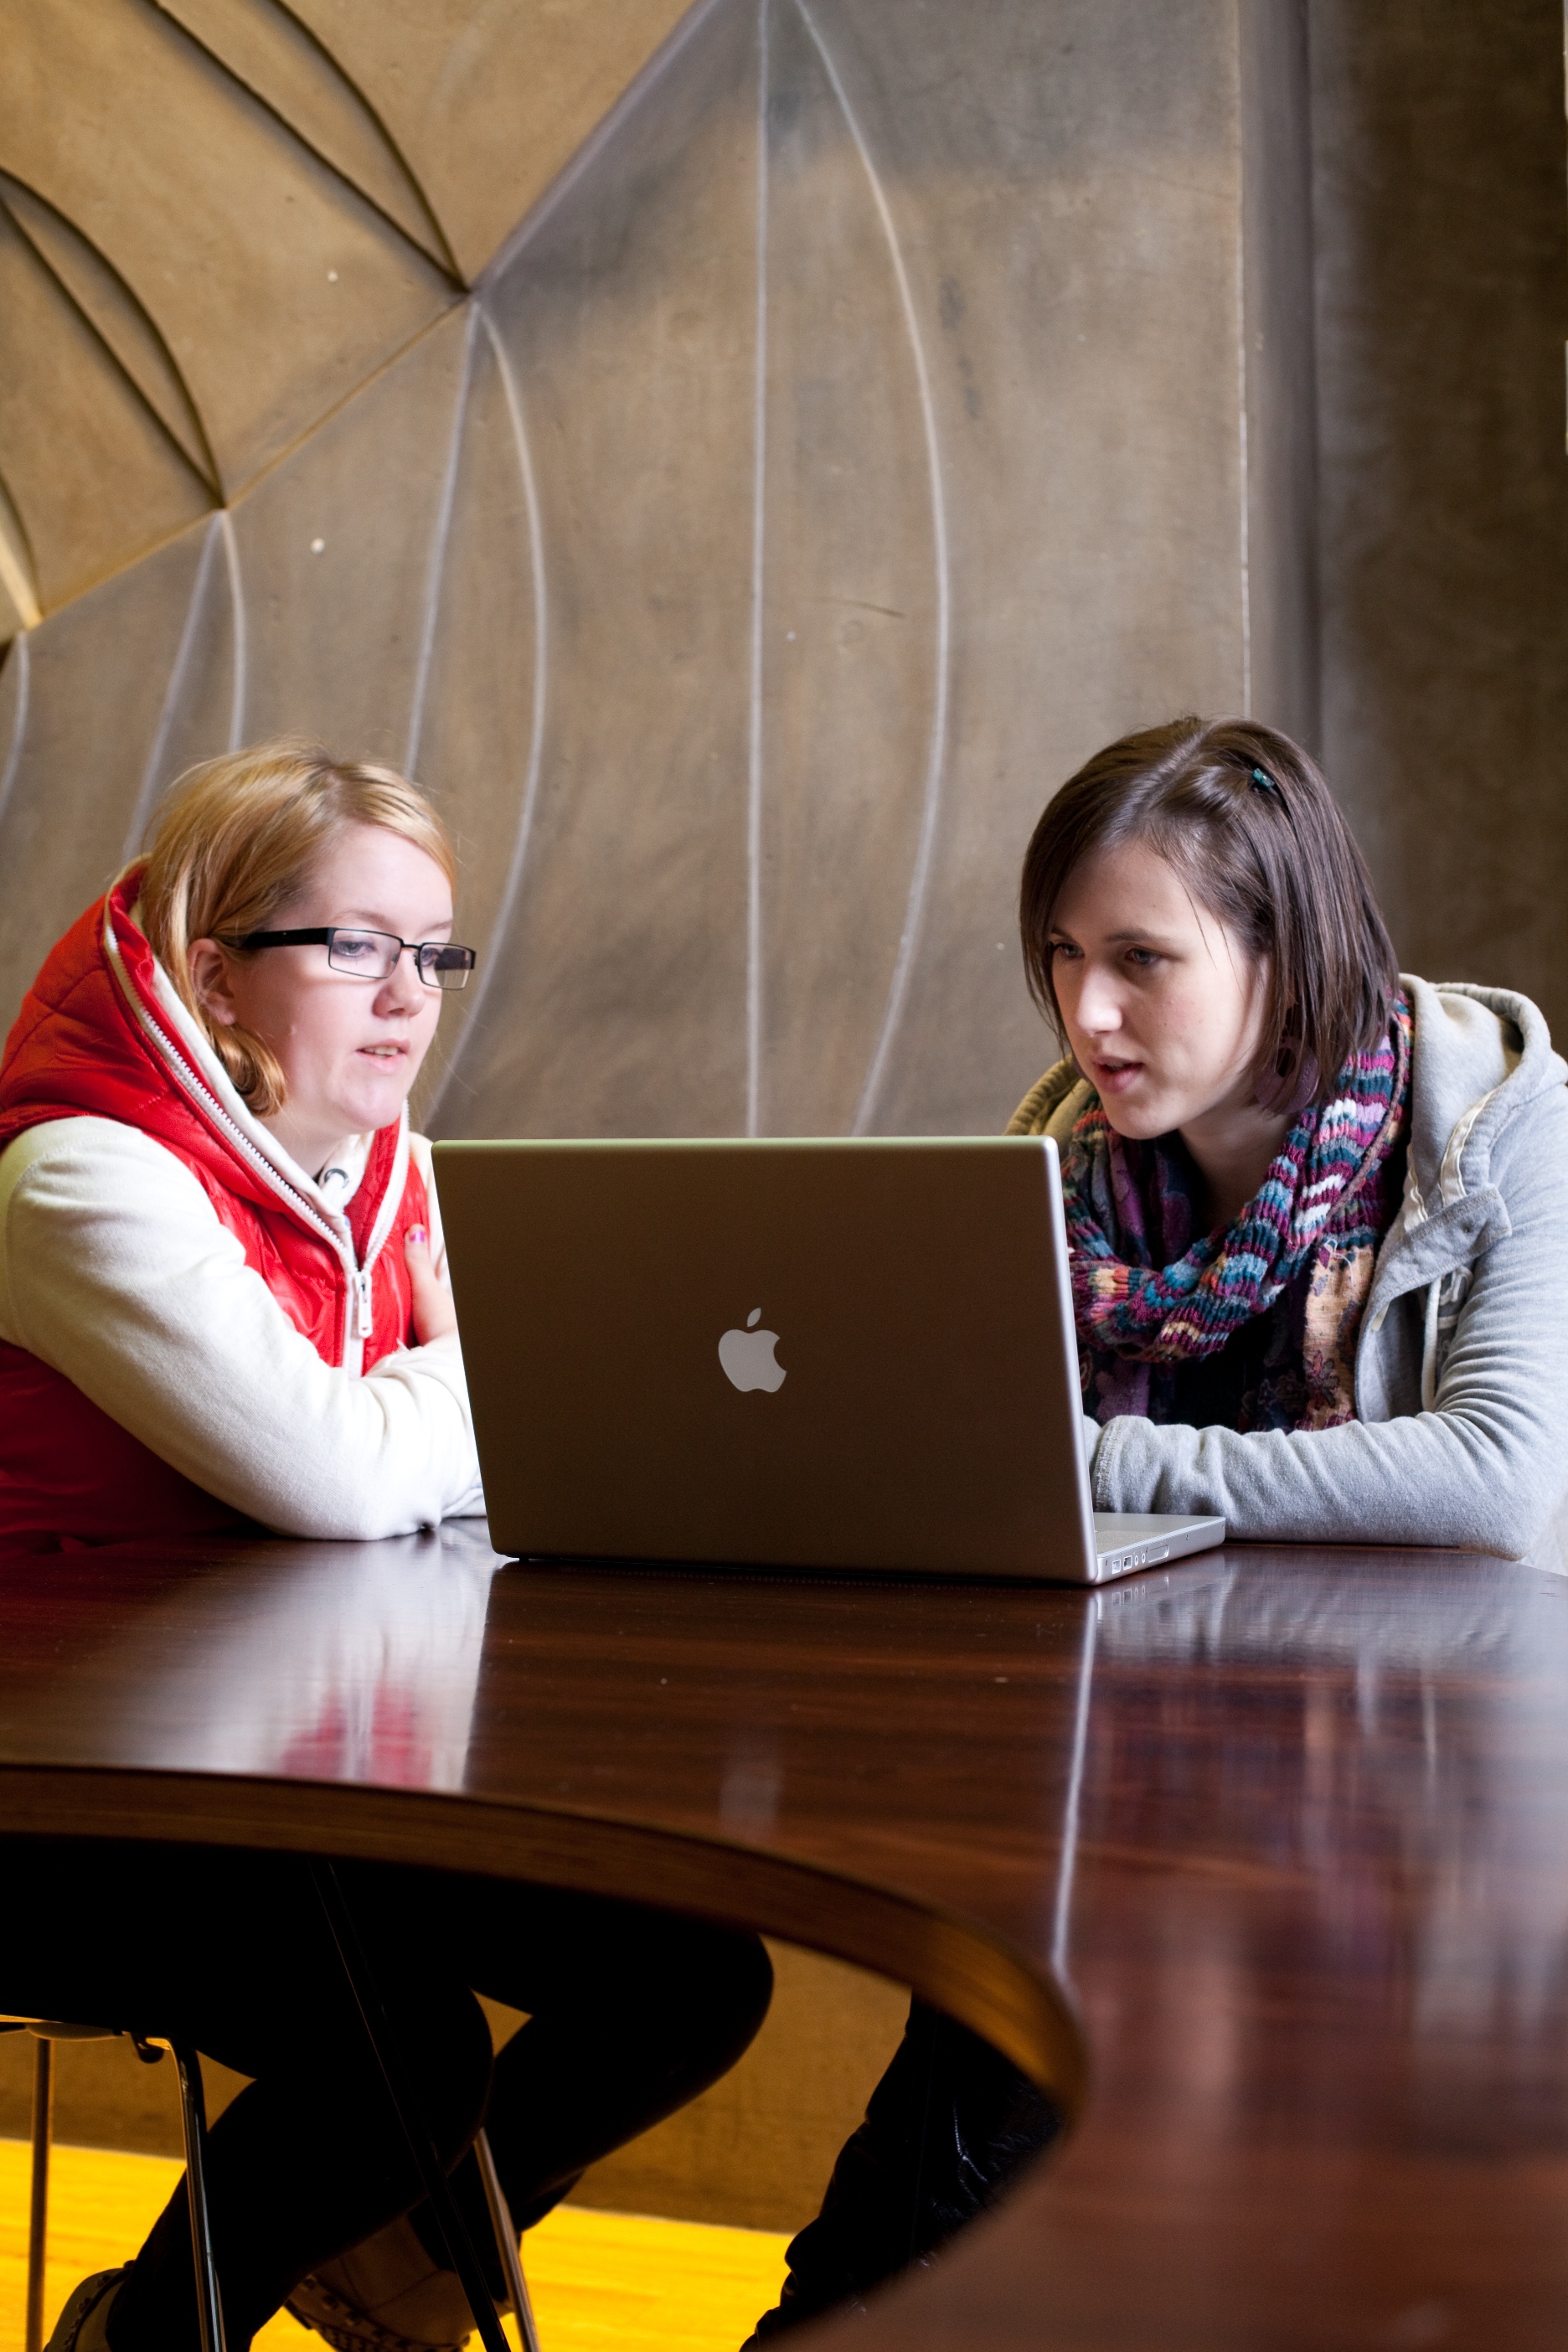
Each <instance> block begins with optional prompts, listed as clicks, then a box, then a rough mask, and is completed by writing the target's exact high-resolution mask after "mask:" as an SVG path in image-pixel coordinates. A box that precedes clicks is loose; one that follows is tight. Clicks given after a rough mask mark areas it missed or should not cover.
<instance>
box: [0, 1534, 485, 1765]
mask: <svg viewBox="0 0 1568 2352" xmlns="http://www.w3.org/2000/svg"><path fill="white" fill-rule="evenodd" d="M501 1565H502V1561H501V1559H500V1555H499V1554H498V1553H496V1552H495V1551H494V1550H493V1549H491V1546H490V1544H489V1538H488V1537H487V1535H486V1533H485V1530H484V1526H483V1522H482V1521H471V1522H470V1521H465V1520H455V1521H451V1522H449V1523H448V1524H447V1526H445V1527H443V1528H437V1529H433V1530H431V1531H429V1532H428V1533H426V1534H423V1535H414V1536H403V1537H397V1538H391V1539H389V1540H386V1541H384V1542H378V1543H361V1544H312V1543H301V1542H290V1543H285V1542H276V1543H262V1544H257V1545H255V1546H252V1547H250V1548H249V1549H248V1550H247V1552H246V1554H245V1555H244V1558H243V1561H242V1563H240V1564H238V1565H234V1564H231V1563H229V1562H226V1561H218V1562H216V1563H214V1564H212V1565H208V1566H204V1564H203V1563H202V1562H201V1561H200V1560H199V1559H195V1560H190V1561H186V1562H184V1563H183V1564H182V1565H181V1567H180V1569H179V1570H178V1572H177V1573H174V1574H173V1575H168V1576H163V1577H159V1576H155V1575H150V1574H149V1572H148V1570H147V1569H146V1567H145V1565H144V1564H138V1565H137V1566H135V1567H134V1568H132V1567H130V1566H129V1565H127V1564H125V1563H122V1561H121V1559H120V1557H119V1556H118V1555H117V1553H116V1552H115V1550H114V1549H105V1550H102V1551H100V1552H97V1553H89V1554H75V1555H68V1556H67V1557H66V1558H65V1559H62V1560H61V1561H60V1562H59V1563H58V1564H54V1563H51V1570H50V1575H49V1578H48V1580H47V1582H41V1583H36V1584H35V1585H34V1587H33V1590H34V1592H35V1593H37V1592H39V1591H43V1592H44V1593H47V1591H48V1589H49V1586H50V1585H53V1586H54V1587H56V1588H58V1587H59V1586H60V1585H62V1584H64V1583H66V1582H67V1581H68V1580H70V1581H72V1582H75V1583H79V1584H80V1585H81V1586H82V1587H83V1589H84V1595H85V1594H87V1593H90V1594H91V1597H92V1598H93V1599H94V1600H95V1601H96V1602H97V1612H98V1614H99V1615H100V1618H101V1619H102V1620H104V1621H106V1622H104V1623H103V1628H102V1630H101V1631H100V1630H99V1629H98V1628H97V1627H95V1625H94V1623H93V1622H92V1620H91V1619H90V1618H87V1619H86V1620H85V1622H80V1625H79V1633H78V1634H77V1638H76V1639H75V1640H74V1641H73V1643H71V1644H70V1647H69V1652H68V1656H67V1657H60V1658H56V1659H50V1658H46V1657H40V1656H35V1657H33V1658H31V1659H28V1658H27V1657H26V1626H25V1625H23V1626H22V1627H21V1628H19V1629H16V1631H17V1633H18V1635H19V1638H18V1640H17V1641H16V1643H15V1645H14V1646H13V1649H12V1654H11V1657H10V1660H9V1667H10V1671H9V1672H8V1673H7V1674H6V1676H5V1683H6V1688H5V1706H4V1723H5V1731H4V1740H5V1748H6V1749H7V1750H8V1751H9V1752H10V1753H12V1754H26V1755H27V1756H29V1757H30V1758H33V1759H40V1758H44V1757H49V1758H52V1759H58V1760H69V1761H73V1762H80V1763H91V1762H96V1761H98V1760H100V1759H102V1758H106V1757H112V1759H113V1760H114V1761H115V1762H116V1763H117V1764H120V1765H123V1766H126V1767H129V1768H132V1769H134V1768H135V1767H137V1766H153V1767H157V1768H161V1769H178V1770H182V1771H194V1772H204V1771H206V1772H223V1773H255V1774H268V1773H276V1774H282V1775H285V1776H288V1777H289V1778H293V1779H301V1780H332V1781H347V1782H364V1783H369V1784H371V1785H379V1786H384V1787H391V1788H419V1789H430V1790H458V1789H460V1788H461V1787H462V1786H463V1783H464V1778H465V1772H466V1769H467V1765H468V1749H469V1743H470V1740H471V1738H472V1733H473V1720H474V1705H475V1697H476V1694H477V1691H478V1687H479V1668H480V1662H481V1658H482V1655H483V1651H484V1636H485V1622H486V1615H487V1611H488V1608H489V1594H490V1583H491V1579H492V1577H493V1576H494V1574H495V1572H496V1570H497V1569H498V1568H500V1566H501ZM94 1589H95V1590H94ZM29 1668H30V1669H31V1671H30V1672H29V1671H28V1669H29ZM67 1682H68V1683H69V1685H70V1686H71V1693H72V1697H73V1700H79V1697H80V1696H82V1695H83V1694H85V1693H87V1692H90V1691H91V1690H92V1689H93V1687H94V1685H100V1703H99V1704H98V1706H96V1707H92V1708H85V1709H84V1708H83V1707H82V1706H80V1705H79V1704H76V1705H73V1706H72V1707H71V1709H70V1710H69V1712H68V1717H65V1719H64V1720H63V1721H61V1722H59V1724H58V1727H57V1716H58V1715H63V1714H64V1711H63V1710H59V1709H58V1696H59V1693H60V1691H61V1688H62V1685H64V1684H65V1683H67ZM67 1725H68V1728H67ZM66 1740H68V1742H69V1746H68V1748H66V1747H64V1745H63V1743H64V1741H66Z"/></svg>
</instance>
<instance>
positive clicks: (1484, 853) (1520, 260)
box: [1311, 0, 1568, 1034]
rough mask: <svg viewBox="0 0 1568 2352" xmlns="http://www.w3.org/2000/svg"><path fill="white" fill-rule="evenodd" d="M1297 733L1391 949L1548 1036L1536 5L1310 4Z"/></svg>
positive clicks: (1543, 72)
mask: <svg viewBox="0 0 1568 2352" xmlns="http://www.w3.org/2000/svg"><path fill="white" fill-rule="evenodd" d="M1311 48H1312V123H1313V148H1314V157H1315V174H1316V188H1315V195H1316V204H1315V215H1316V224H1315V225H1316V235H1317V249H1318V273H1319V301H1320V308H1319V318H1318V341H1319V354H1320V367H1321V376H1320V399H1321V436H1322V437H1321V484H1322V582H1323V638H1324V673H1323V678H1324V689H1323V690H1324V722H1323V749H1324V753H1325V756H1326V758H1327V761H1328V765H1329V772H1330V774H1331V777H1332V778H1333V780H1334V781H1335V782H1336V783H1337V785H1338V786H1339V788H1340V790H1341V792H1342V794H1343V796H1344V798H1345V800H1346V802H1347V803H1348V804H1349V806H1350V808H1351V811H1352V816H1353V819H1354V822H1355V824H1356V827H1357V830H1358V832H1359V834H1360V835H1361V838H1362V840H1363V844H1364V845H1365V846H1366V848H1367V850H1368V853H1369V855H1370V856H1371V859H1372V864H1373V870H1374V872H1375V874H1376V877H1377V880H1378V883H1379V886H1380V887H1381V889H1382V892H1383V895H1384V903H1385V904H1386V906H1387V908H1388V912H1389V916H1390V919H1391V921H1392V924H1393V929H1394V939H1395V942H1396V944H1397V946H1398V948H1399V950H1400V953H1401V955H1402V957H1403V958H1404V959H1405V961H1407V963H1408V964H1410V965H1411V966H1413V967H1414V968H1415V970H1416V971H1423V972H1426V973H1428V974H1429V975H1430V976H1431V977H1433V978H1434V979H1445V980H1479V981H1491V982H1500V983H1505V984H1507V985H1510V986H1512V987H1516V988H1522V989H1524V990H1525V991H1526V992H1528V993H1529V994H1531V995H1532V996H1534V997H1536V998H1538V999H1539V1001H1540V1002H1541V1003H1542V1005H1543V1006H1544V1007H1545V1009H1546V1012H1547V1014H1548V1017H1549V1018H1550V1019H1551V1021H1552V1025H1553V1027H1554V1028H1555V1029H1556V1030H1557V1031H1558V1033H1559V1034H1563V1033H1565V1032H1568V946H1565V940H1564V908H1565V907H1568V659H1565V657H1564V652H1565V637H1568V461H1565V459H1564V456H1563V339H1564V335H1565V334H1568V235H1565V231H1564V205H1563V12H1562V9H1561V8H1560V7H1559V6H1558V5H1557V0H1488V5H1486V6H1485V7H1477V6H1474V5H1468V0H1442V5H1432V0H1380V5H1378V6H1377V7H1374V8H1369V7H1366V6H1364V5H1361V0H1312V7H1311Z"/></svg>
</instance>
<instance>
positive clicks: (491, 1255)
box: [436, 1136, 1225, 1584]
mask: <svg viewBox="0 0 1568 2352" xmlns="http://www.w3.org/2000/svg"><path fill="white" fill-rule="evenodd" d="M436 1175H437V1186H438V1189H439V1192H440V1201H441V1214H442V1220H443V1223H444V1224H445V1227H446V1236H447V1253H448V1257H449V1261H450V1265H451V1271H452V1282H453V1287H454V1290H455V1292H456V1296H457V1302H458V1321H459V1324H460V1327H461V1331H462V1340H463V1356H464V1360H465V1363H466V1365H467V1368H468V1391H469V1395H470V1397H471V1399H472V1402H473V1412H474V1426H475V1431H476V1433H477V1435H478V1439H479V1466H480V1469H481V1470H482V1472H483V1474H484V1482H485V1496H486V1501H487V1504H488V1507H489V1526H490V1537H491V1540H492V1541H493V1542H494V1544H495V1545H496V1548H497V1549H498V1550H500V1551H508V1552H515V1553H517V1554H519V1555H520V1556H522V1557H537V1558H547V1559H669V1560H700V1561H704V1562H715V1563H722V1562H733V1563H736V1564H742V1565H747V1566H762V1565H769V1566H777V1567H787V1568H803V1569H819V1570H821V1569H826V1570H831V1569H852V1570H885V1571H888V1572H890V1573H892V1574H895V1575H900V1576H908V1575H911V1574H917V1575H930V1576H982V1577H1026V1578H1039V1579H1045V1580H1053V1581H1057V1580H1059V1581H1063V1582H1068V1583H1073V1584H1094V1583H1099V1582H1101V1581H1102V1580H1104V1579H1106V1578H1107V1577H1113V1576H1121V1575H1124V1574H1126V1573H1127V1572H1128V1571H1129V1570H1132V1569H1140V1568H1146V1567H1150V1566H1152V1564H1153V1563H1155V1562H1156V1561H1159V1560H1169V1559H1177V1558H1179V1557H1180V1556H1181V1555H1182V1554H1184V1553H1186V1552H1194V1551H1201V1550H1204V1549H1206V1548H1207V1547H1208V1546H1210V1545H1213V1544H1217V1543H1222V1542H1223V1541H1224V1539H1225V1522H1224V1520H1223V1519H1218V1518H1178V1517H1110V1516H1106V1515H1105V1514H1096V1513H1095V1512H1093V1511H1092V1510H1091V1508H1090V1506H1089V1485H1088V1480H1087V1478H1086V1476H1085V1474H1084V1464H1083V1444H1082V1421H1081V1412H1080V1407H1079V1380H1078V1358H1077V1349H1076V1347H1075V1343H1074V1339H1073V1324H1072V1306H1071V1296H1070V1292H1069V1288H1068V1275H1067V1265H1068V1247H1067V1235H1066V1230H1065V1227H1064V1225H1063V1222H1062V1198H1061V1175H1060V1170H1059V1168H1058V1160H1057V1150H1056V1146H1055V1144H1054V1143H1053V1142H1051V1141H1050V1140H1049V1139H1048V1138H1043V1137H1022V1136H1009V1137H984V1138H961V1139H910V1140H903V1139H899V1140H885V1141H884V1140H876V1141H862V1140H854V1141H849V1140H844V1141H828V1142H817V1141H798V1142H797V1141H777V1142H775V1141H766V1142H712V1143H692V1142H677V1143H632V1142H614V1143H564V1142H562V1143H556V1142H540V1143H438V1144H437V1146H436Z"/></svg>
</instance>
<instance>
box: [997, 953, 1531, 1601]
mask: <svg viewBox="0 0 1568 2352" xmlns="http://www.w3.org/2000/svg"><path fill="white" fill-rule="evenodd" d="M1404 986H1405V992H1406V993H1407V995H1408V997H1409V1000H1410V1004H1411V1009H1412V1012H1413V1013H1414V1015H1415V1035H1414V1039H1413V1043H1412V1047H1411V1070H1410V1150H1409V1161H1408V1169H1407V1173H1406V1176H1405V1197H1404V1200H1403V1202H1401V1204H1400V1209H1399V1213H1398V1215H1397V1216H1396V1217H1395V1219H1394V1223H1393V1224H1392V1226H1391V1227H1390V1228H1389V1231H1388V1233H1387V1234H1386V1236H1385V1237H1384V1244H1383V1246H1382V1248H1381V1249H1380V1251H1379V1252H1378V1255H1377V1264H1376V1266H1375V1268H1374V1270H1373V1282H1372V1289H1371V1292H1370V1294H1369V1296H1368V1298H1367V1303H1366V1312H1365V1314H1364V1316H1363V1319H1362V1327H1361V1336H1360V1339H1359V1342H1358V1345H1357V1349H1356V1366H1355V1378H1356V1416H1357V1417H1356V1419H1355V1420H1354V1421H1353V1422H1350V1423H1346V1424H1345V1425H1344V1426H1343V1427H1342V1428H1340V1429H1324V1430H1311V1431H1290V1430H1256V1431H1249V1432H1247V1433H1245V1434H1243V1433H1240V1432H1239V1431H1237V1430H1234V1429H1193V1428H1190V1427H1188V1426H1186V1425H1185V1424H1184V1423H1155V1422H1152V1421H1146V1420H1144V1419H1143V1418H1142V1416H1139V1415H1134V1414H1128V1415H1125V1416H1122V1417H1121V1418H1119V1419H1117V1420H1115V1421H1110V1422H1107V1423H1105V1424H1104V1426H1103V1427H1101V1426H1100V1424H1099V1423H1095V1422H1093V1421H1090V1422H1089V1423H1088V1424H1087V1430H1086V1439H1087V1442H1088V1444H1089V1448H1090V1460H1089V1483H1090V1486H1091V1487H1092V1490H1093V1495H1094V1507H1095V1508H1096V1510H1100V1511H1215V1512H1223V1514H1224V1516H1225V1517H1226V1521H1227V1523H1228V1525H1229V1528H1230V1530H1231V1532H1232V1534H1233V1535H1236V1536H1239V1537H1244V1538H1252V1539H1254V1540H1258V1541H1263V1542H1270V1541H1272V1542H1296V1543H1300V1542H1303V1541H1309V1540H1314V1539H1315V1540H1317V1541H1321V1542H1330V1543H1334V1542H1338V1543H1386V1544H1420V1545H1426V1544H1441V1545H1453V1546H1457V1547H1458V1548H1459V1549H1463V1550H1466V1551H1485V1552H1496V1553H1502V1554H1503V1555H1505V1556H1506V1557H1507V1558H1509V1559H1520V1558H1521V1557H1522V1556H1523V1555H1524V1554H1525V1553H1526V1552H1527V1551H1529V1550H1530V1549H1531V1547H1532V1546H1533V1545H1535V1544H1536V1543H1537V1542H1538V1540H1539V1539H1540V1538H1541V1537H1542V1534H1543V1531H1544V1530H1545V1528H1546V1526H1547V1523H1548V1521H1549V1520H1550V1519H1551V1517H1552V1512H1553V1510H1554V1508H1555V1507H1556V1505H1557V1504H1558V1502H1559V1501H1560V1499H1561V1498H1562V1496H1563V1491H1564V1488H1565V1487H1568V1087H1565V1081H1568V1065H1565V1064H1564V1063H1563V1060H1562V1058H1561V1056H1560V1055H1557V1054H1555V1053H1553V1051H1552V1041H1551V1039H1550V1038H1549V1036H1548V1035H1547V1033H1546V1024H1545V1022H1544V1020H1543V1019H1542V1016H1541V1013H1539V1012H1538V1011H1537V1009H1536V1007H1535V1006H1534V1005H1533V1004H1532V1003H1531V1002H1530V999H1529V998H1528V997H1526V996H1518V995H1515V994H1514V992H1512V991H1511V990H1510V989H1506V988H1471V987H1468V986H1463V985H1458V984H1453V985H1450V984H1447V983H1445V984H1443V985H1440V986H1434V985H1433V984H1431V983H1430V982H1426V981H1424V980H1415V979H1413V978H1410V977H1409V976H1406V977H1405V982H1404ZM1091 1097H1092V1089H1091V1088H1090V1087H1089V1084H1088V1083H1087V1081H1086V1080H1084V1079H1081V1078H1079V1076H1078V1075H1077V1072H1076V1071H1075V1070H1074V1068H1073V1066H1072V1064H1071V1063H1070V1062H1058V1064H1057V1066H1056V1067H1055V1068H1054V1069H1053V1070H1050V1071H1047V1075H1046V1076H1045V1077H1043V1078H1042V1079H1041V1081H1040V1083H1039V1085H1038V1086H1037V1087H1036V1088H1035V1089H1034V1091H1033V1093H1032V1094H1030V1095H1028V1096H1026V1098H1025V1100H1024V1101H1023V1103H1022V1104H1020V1106H1019V1108H1018V1110H1017V1112H1016V1115H1015V1117H1014V1118H1013V1120H1012V1122H1011V1126H1010V1128H1009V1130H1008V1131H1009V1133H1011V1134H1015V1135H1050V1136H1054V1137H1055V1138H1056V1140H1057V1142H1058V1146H1064V1147H1065V1145H1066V1143H1067V1140H1068V1136H1069V1135H1070V1133H1071V1131H1072V1128H1073V1125H1074V1122H1075V1121H1076V1120H1077V1119H1078V1118H1079V1117H1080V1116H1081V1114H1082V1113H1083V1111H1084V1109H1085V1108H1087V1106H1088V1104H1089V1101H1090V1099H1091Z"/></svg>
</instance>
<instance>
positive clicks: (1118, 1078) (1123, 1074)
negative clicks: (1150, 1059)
mask: <svg viewBox="0 0 1568 2352" xmlns="http://www.w3.org/2000/svg"><path fill="white" fill-rule="evenodd" d="M1090 1067H1091V1068H1092V1070H1093V1073H1094V1083H1095V1085H1096V1087H1098V1088H1099V1089H1100V1093H1101V1094H1102V1095H1124V1094H1125V1093H1126V1092H1127V1089H1128V1087H1130V1086H1131V1085H1132V1084H1133V1083H1134V1081H1135V1080H1137V1079H1139V1078H1141V1077H1142V1075H1143V1065H1142V1062H1102V1061H1101V1060H1100V1057H1099V1056H1098V1055H1096V1056H1095V1058H1094V1060H1093V1062H1092V1063H1091V1065H1090Z"/></svg>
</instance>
